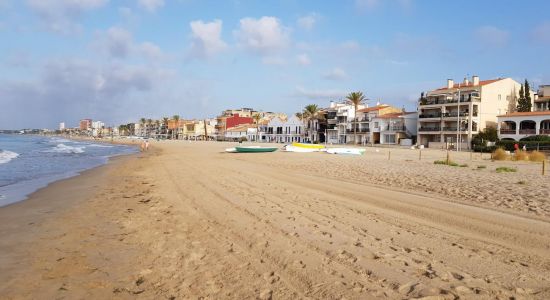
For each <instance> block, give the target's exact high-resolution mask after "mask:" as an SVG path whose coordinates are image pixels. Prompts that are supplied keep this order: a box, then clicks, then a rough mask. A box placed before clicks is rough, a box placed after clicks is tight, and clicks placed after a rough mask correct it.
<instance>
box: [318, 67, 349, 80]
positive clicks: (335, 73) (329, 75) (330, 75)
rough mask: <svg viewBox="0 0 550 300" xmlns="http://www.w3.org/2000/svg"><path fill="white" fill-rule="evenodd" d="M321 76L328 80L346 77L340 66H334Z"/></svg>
mask: <svg viewBox="0 0 550 300" xmlns="http://www.w3.org/2000/svg"><path fill="white" fill-rule="evenodd" d="M323 78H325V79H328V80H342V79H346V78H348V74H347V73H346V71H344V70H342V69H340V68H334V69H332V70H330V71H328V72H326V73H324V74H323Z"/></svg>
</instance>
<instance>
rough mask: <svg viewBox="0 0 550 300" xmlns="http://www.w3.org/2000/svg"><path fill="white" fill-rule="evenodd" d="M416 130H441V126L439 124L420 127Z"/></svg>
mask: <svg viewBox="0 0 550 300" xmlns="http://www.w3.org/2000/svg"><path fill="white" fill-rule="evenodd" d="M418 131H426V132H434V131H441V128H440V127H439V126H435V127H420V128H419V129H418Z"/></svg>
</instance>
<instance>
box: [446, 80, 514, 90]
mask: <svg viewBox="0 0 550 300" xmlns="http://www.w3.org/2000/svg"><path fill="white" fill-rule="evenodd" d="M502 79H504V78H497V79H490V80H480V81H479V85H474V83H473V82H472V81H470V82H469V83H468V84H464V82H460V83H455V84H454V86H453V88H454V89H457V88H459V87H461V88H465V87H473V86H483V85H487V84H491V83H493V82H497V81H499V80H502ZM446 89H447V87H446V86H444V87H441V88H438V89H436V91H440V90H446Z"/></svg>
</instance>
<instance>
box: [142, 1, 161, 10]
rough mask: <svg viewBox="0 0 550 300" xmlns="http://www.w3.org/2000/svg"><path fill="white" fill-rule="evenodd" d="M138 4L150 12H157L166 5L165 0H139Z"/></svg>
mask: <svg viewBox="0 0 550 300" xmlns="http://www.w3.org/2000/svg"><path fill="white" fill-rule="evenodd" d="M138 5H139V6H140V7H141V8H143V9H145V10H147V11H149V12H155V11H156V10H157V9H159V8H161V7H163V6H164V0H138Z"/></svg>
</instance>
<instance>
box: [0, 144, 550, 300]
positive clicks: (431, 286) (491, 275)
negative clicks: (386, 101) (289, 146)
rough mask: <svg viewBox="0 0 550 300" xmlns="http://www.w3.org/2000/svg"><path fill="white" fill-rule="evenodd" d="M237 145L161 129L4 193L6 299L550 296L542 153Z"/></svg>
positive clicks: (0, 221)
mask: <svg viewBox="0 0 550 300" xmlns="http://www.w3.org/2000/svg"><path fill="white" fill-rule="evenodd" d="M230 146H232V144H229V143H215V142H183V141H166V142H153V143H152V149H151V151H149V152H147V153H140V154H136V155H132V156H127V157H121V158H117V159H115V160H113V161H111V163H109V164H108V165H106V166H103V167H99V168H96V169H93V170H90V171H87V172H85V173H84V174H82V175H80V176H78V177H74V178H70V179H67V180H63V181H59V182H56V183H54V184H51V185H50V186H48V187H47V188H45V189H42V190H40V191H38V192H36V193H34V194H33V195H32V196H31V197H30V199H28V200H26V201H23V202H20V203H16V204H13V205H10V206H7V207H3V208H0V236H1V237H2V238H1V239H0V254H1V255H0V270H2V272H0V295H1V297H0V298H5V299H36V298H43V299H52V298H56V299H83V298H93V299H110V298H116V299H133V298H143V299H198V298H203V299H204V298H206V299H244V298H246V299H250V298H252V299H254V298H259V299H271V298H273V299H301V298H310V299H376V298H382V299H384V298H385V299H408V298H422V297H426V299H512V298H515V299H548V298H550V200H549V199H550V175H548V174H547V175H545V176H542V175H541V174H540V173H541V165H540V163H528V162H522V163H518V162H491V161H490V160H489V156H488V154H485V157H480V156H479V154H475V155H474V156H472V157H470V154H469V153H458V154H457V153H452V154H451V158H452V160H453V161H456V162H458V163H460V164H467V165H468V166H467V167H450V166H444V165H434V164H433V161H434V160H440V159H444V158H445V156H446V153H445V152H443V151H438V150H424V151H423V153H422V160H419V152H418V150H410V149H391V150H390V149H388V148H367V151H366V153H365V155H363V156H339V155H329V154H324V153H313V154H307V153H283V152H275V153H260V154H229V153H223V150H224V149H225V148H227V147H230ZM388 152H389V153H388ZM479 166H484V167H479ZM500 166H509V167H515V168H517V172H515V173H497V172H496V171H495V169H496V167H500Z"/></svg>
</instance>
